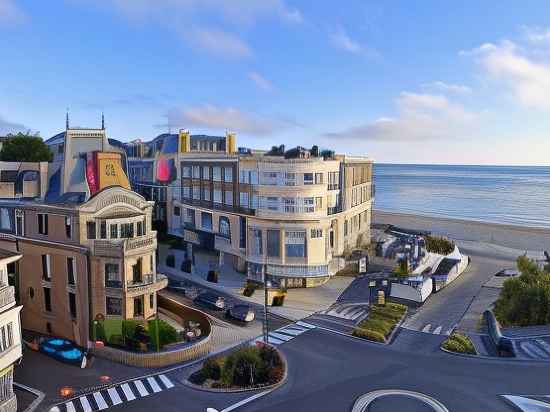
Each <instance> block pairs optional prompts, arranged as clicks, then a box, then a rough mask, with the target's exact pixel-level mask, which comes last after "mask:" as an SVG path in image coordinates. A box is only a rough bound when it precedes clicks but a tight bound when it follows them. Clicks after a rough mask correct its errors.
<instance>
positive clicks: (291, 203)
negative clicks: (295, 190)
mask: <svg viewBox="0 0 550 412" xmlns="http://www.w3.org/2000/svg"><path fill="white" fill-rule="evenodd" d="M284 201H285V212H286V213H296V199H295V198H293V197H285V198H284Z"/></svg>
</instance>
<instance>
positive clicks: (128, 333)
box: [122, 319, 141, 339]
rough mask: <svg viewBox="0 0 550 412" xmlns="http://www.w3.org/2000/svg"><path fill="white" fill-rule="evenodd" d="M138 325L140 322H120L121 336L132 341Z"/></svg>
mask: <svg viewBox="0 0 550 412" xmlns="http://www.w3.org/2000/svg"><path fill="white" fill-rule="evenodd" d="M140 325H141V322H140V321H137V320H131V319H129V320H124V321H122V335H123V336H124V337H125V338H130V339H134V338H135V336H136V331H137V330H138V327H139V326H140Z"/></svg>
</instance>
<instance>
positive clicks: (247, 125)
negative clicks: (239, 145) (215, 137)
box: [167, 105, 290, 136]
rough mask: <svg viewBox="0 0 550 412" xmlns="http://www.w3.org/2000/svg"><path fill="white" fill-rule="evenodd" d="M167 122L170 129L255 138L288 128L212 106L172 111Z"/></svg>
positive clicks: (286, 125) (253, 116)
mask: <svg viewBox="0 0 550 412" xmlns="http://www.w3.org/2000/svg"><path fill="white" fill-rule="evenodd" d="M167 120H168V125H169V126H171V127H178V128H191V127H203V128H206V129H214V130H220V129H222V130H233V131H236V132H240V133H245V134H251V135H255V136H267V135H270V134H273V133H274V132H276V131H278V130H281V129H283V128H288V127H289V126H290V124H289V123H287V122H282V121H277V120H272V119H266V118H264V117H260V116H258V115H256V114H253V113H246V112H243V111H241V110H239V109H237V108H235V107H217V106H213V105H202V106H195V107H187V108H176V109H172V110H170V111H169V112H168V113H167Z"/></svg>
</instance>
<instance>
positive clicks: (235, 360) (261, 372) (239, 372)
mask: <svg viewBox="0 0 550 412" xmlns="http://www.w3.org/2000/svg"><path fill="white" fill-rule="evenodd" d="M284 375H285V362H284V361H283V358H282V356H281V355H280V354H279V352H278V351H277V350H276V349H275V348H273V347H271V346H268V345H263V344H260V345H258V346H247V347H243V348H240V349H237V350H236V351H234V352H231V353H230V354H228V355H225V356H216V357H212V358H208V359H206V360H205V361H204V363H203V364H202V368H201V369H199V370H198V371H196V372H194V373H193V374H192V375H191V376H190V377H189V382H191V383H192V384H195V385H199V386H202V387H203V388H212V389H227V390H242V389H254V388H261V387H266V386H271V385H274V384H277V383H279V382H280V381H281V380H282V379H283V378H284Z"/></svg>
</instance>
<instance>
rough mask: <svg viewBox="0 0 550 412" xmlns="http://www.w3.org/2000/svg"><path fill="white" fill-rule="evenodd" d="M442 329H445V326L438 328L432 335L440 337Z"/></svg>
mask: <svg viewBox="0 0 550 412" xmlns="http://www.w3.org/2000/svg"><path fill="white" fill-rule="evenodd" d="M441 329H443V326H438V327H437V328H435V330H434V331H433V332H432V333H433V334H434V335H439V334H440V333H441Z"/></svg>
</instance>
